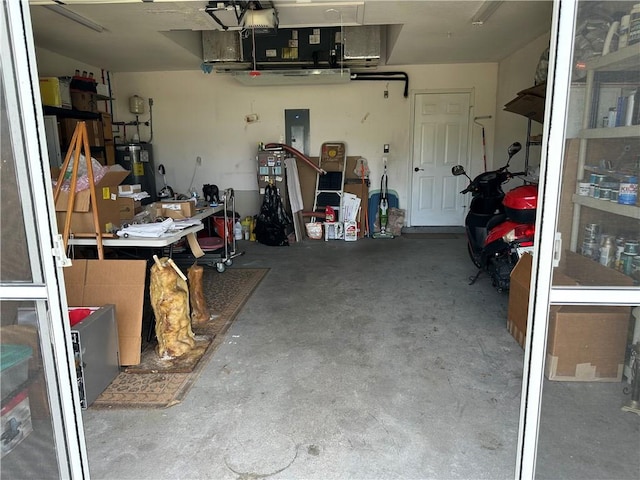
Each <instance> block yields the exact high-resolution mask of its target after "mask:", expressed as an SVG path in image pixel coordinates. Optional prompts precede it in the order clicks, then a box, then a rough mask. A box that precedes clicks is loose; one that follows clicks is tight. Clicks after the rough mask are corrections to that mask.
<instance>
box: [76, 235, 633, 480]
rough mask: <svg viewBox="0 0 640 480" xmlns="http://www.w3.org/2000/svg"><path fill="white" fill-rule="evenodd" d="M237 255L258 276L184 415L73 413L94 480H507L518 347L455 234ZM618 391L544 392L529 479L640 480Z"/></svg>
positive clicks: (551, 386) (597, 387)
mask: <svg viewBox="0 0 640 480" xmlns="http://www.w3.org/2000/svg"><path fill="white" fill-rule="evenodd" d="M239 248H240V249H243V250H245V251H246V255H244V256H242V257H239V258H237V259H235V260H234V267H232V268H235V267H269V268H270V269H271V270H270V271H269V273H268V275H267V276H266V277H265V279H264V280H263V281H262V283H261V284H260V285H259V287H258V288H257V289H256V291H255V292H254V294H253V295H252V297H251V298H250V299H249V301H248V302H247V303H246V305H245V306H244V308H243V310H242V311H241V312H240V314H239V316H238V317H237V319H236V321H235V322H234V324H233V325H232V326H231V328H230V330H229V331H228V332H227V334H226V338H225V342H224V343H223V344H222V345H221V346H220V347H219V348H218V350H217V351H216V353H215V354H214V355H213V357H212V358H211V360H210V362H209V364H208V365H207V366H206V368H205V369H204V370H203V372H202V374H201V376H200V378H199V379H198V381H197V382H196V384H195V385H194V386H193V388H192V389H191V391H190V392H189V393H188V395H187V397H186V399H185V400H184V402H183V403H181V404H179V405H176V406H174V407H171V408H168V409H165V410H115V411H106V410H92V409H89V410H87V411H86V412H85V414H84V420H85V431H86V438H87V448H88V452H89V460H90V470H91V475H92V478H94V479H125V478H131V479H156V480H157V479H259V478H265V477H269V478H273V479H383V478H410V479H423V478H435V479H440V478H468V479H482V478H487V479H503V478H513V475H514V466H515V458H516V443H517V432H518V415H519V408H520V388H521V380H522V360H523V351H522V349H521V348H520V346H519V345H518V344H517V343H516V342H515V340H514V339H513V338H512V337H511V335H510V334H509V332H508V331H507V330H506V315H507V301H508V297H507V295H505V294H499V293H498V292H496V291H495V290H494V289H493V288H492V287H491V285H490V282H489V281H488V280H487V279H486V278H484V279H482V280H480V281H479V282H478V283H477V284H475V285H473V286H469V285H468V284H467V279H468V277H469V276H470V275H472V274H473V273H474V269H473V266H472V265H471V263H470V261H469V259H468V258H467V254H466V247H465V241H464V239H463V238H462V236H457V237H456V236H450V237H449V238H436V239H424V238H422V239H418V238H409V237H400V238H396V239H394V240H372V239H364V240H359V241H357V242H353V243H352V242H341V241H332V242H323V241H310V240H307V241H305V242H302V243H298V244H296V245H292V246H290V247H267V246H264V245H260V244H254V243H249V242H240V244H239ZM222 275H224V274H222ZM623 386H624V385H622V384H619V383H616V384H576V383H574V384H566V383H557V382H547V383H546V385H545V395H546V396H545V404H544V405H543V422H542V434H541V436H542V440H541V446H540V449H539V455H538V464H539V465H538V476H539V477H540V478H563V479H570V478H575V479H588V478H593V479H596V478H597V479H604V478H611V479H614V478H615V479H623V478H638V473H639V472H640V459H639V458H638V454H637V453H638V446H639V438H640V435H639V433H640V429H639V424H640V421H639V420H638V419H640V417H639V416H637V415H634V414H630V413H622V412H621V411H620V406H621V405H622V404H623V403H624V402H625V401H626V399H628V397H625V396H624V395H623V394H622V387H623ZM547 400H548V401H547Z"/></svg>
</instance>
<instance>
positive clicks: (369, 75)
mask: <svg viewBox="0 0 640 480" xmlns="http://www.w3.org/2000/svg"><path fill="white" fill-rule="evenodd" d="M394 77H395V78H394ZM351 80H377V81H384V82H388V81H394V80H395V81H400V82H404V98H407V97H408V96H409V75H407V74H406V73H405V72H363V73H355V72H352V73H351Z"/></svg>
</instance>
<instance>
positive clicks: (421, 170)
mask: <svg viewBox="0 0 640 480" xmlns="http://www.w3.org/2000/svg"><path fill="white" fill-rule="evenodd" d="M413 171H414V172H424V168H418V167H416V168H414V169H413Z"/></svg>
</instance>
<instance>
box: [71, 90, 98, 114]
mask: <svg viewBox="0 0 640 480" xmlns="http://www.w3.org/2000/svg"><path fill="white" fill-rule="evenodd" d="M71 104H72V105H73V108H74V110H80V111H81V112H97V111H98V96H97V95H96V94H95V93H91V92H81V91H78V90H74V91H72V92H71Z"/></svg>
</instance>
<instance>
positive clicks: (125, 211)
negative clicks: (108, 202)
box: [118, 197, 142, 221]
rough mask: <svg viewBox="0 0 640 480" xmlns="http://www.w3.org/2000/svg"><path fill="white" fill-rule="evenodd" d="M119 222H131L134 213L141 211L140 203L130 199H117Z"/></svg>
mask: <svg viewBox="0 0 640 480" xmlns="http://www.w3.org/2000/svg"><path fill="white" fill-rule="evenodd" d="M118 205H119V206H120V221H126V220H132V219H133V217H134V216H135V214H136V213H140V212H141V211H142V202H141V201H140V200H134V199H133V198H131V197H118Z"/></svg>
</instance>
